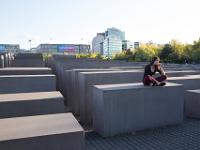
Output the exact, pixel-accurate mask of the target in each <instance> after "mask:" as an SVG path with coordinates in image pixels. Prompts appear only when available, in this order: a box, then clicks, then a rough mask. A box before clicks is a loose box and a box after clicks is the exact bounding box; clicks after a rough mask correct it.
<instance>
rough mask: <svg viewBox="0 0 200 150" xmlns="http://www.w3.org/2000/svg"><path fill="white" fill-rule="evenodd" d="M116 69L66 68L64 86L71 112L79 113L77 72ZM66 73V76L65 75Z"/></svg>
mask: <svg viewBox="0 0 200 150" xmlns="http://www.w3.org/2000/svg"><path fill="white" fill-rule="evenodd" d="M114 70H118V69H72V70H70V71H69V70H66V79H68V81H67V82H66V83H67V85H66V86H65V87H66V89H67V91H66V93H68V97H67V101H68V104H69V105H71V106H72V112H73V113H74V114H76V115H80V99H79V97H78V95H79V94H78V93H79V92H80V91H79V88H78V87H79V85H78V84H79V83H78V74H79V72H96V71H114ZM67 75H68V76H67Z"/></svg>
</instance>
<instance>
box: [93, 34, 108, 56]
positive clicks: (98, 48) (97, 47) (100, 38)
mask: <svg viewBox="0 0 200 150" xmlns="http://www.w3.org/2000/svg"><path fill="white" fill-rule="evenodd" d="M104 39H105V33H97V35H96V36H95V37H94V38H93V40H92V52H93V53H99V54H101V55H103V42H104Z"/></svg>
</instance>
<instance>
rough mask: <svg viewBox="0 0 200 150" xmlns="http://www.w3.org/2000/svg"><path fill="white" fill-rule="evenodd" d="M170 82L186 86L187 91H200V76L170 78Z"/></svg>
mask: <svg viewBox="0 0 200 150" xmlns="http://www.w3.org/2000/svg"><path fill="white" fill-rule="evenodd" d="M168 81H169V82H173V83H179V84H183V85H184V89H185V90H195V89H200V75H188V76H183V77H170V78H168Z"/></svg>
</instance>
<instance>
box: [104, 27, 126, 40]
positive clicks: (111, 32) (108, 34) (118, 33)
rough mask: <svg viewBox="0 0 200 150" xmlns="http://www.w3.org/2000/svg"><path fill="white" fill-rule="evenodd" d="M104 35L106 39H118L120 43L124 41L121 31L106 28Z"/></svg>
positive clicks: (123, 34) (123, 33)
mask: <svg viewBox="0 0 200 150" xmlns="http://www.w3.org/2000/svg"><path fill="white" fill-rule="evenodd" d="M105 34H106V38H110V37H116V38H118V39H120V40H121V41H124V40H125V32H122V31H121V30H119V29H117V28H108V29H107V31H106V32H105Z"/></svg>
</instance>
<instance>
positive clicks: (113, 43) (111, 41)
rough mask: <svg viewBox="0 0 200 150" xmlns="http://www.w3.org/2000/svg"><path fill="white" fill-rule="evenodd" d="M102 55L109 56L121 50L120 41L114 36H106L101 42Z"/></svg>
mask: <svg viewBox="0 0 200 150" xmlns="http://www.w3.org/2000/svg"><path fill="white" fill-rule="evenodd" d="M103 49H104V51H103V52H104V53H103V55H104V56H107V57H109V58H110V57H111V56H113V55H115V54H116V53H119V52H121V51H122V41H121V40H120V39H119V38H118V37H115V36H110V37H107V38H106V39H105V40H104V42H103Z"/></svg>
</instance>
